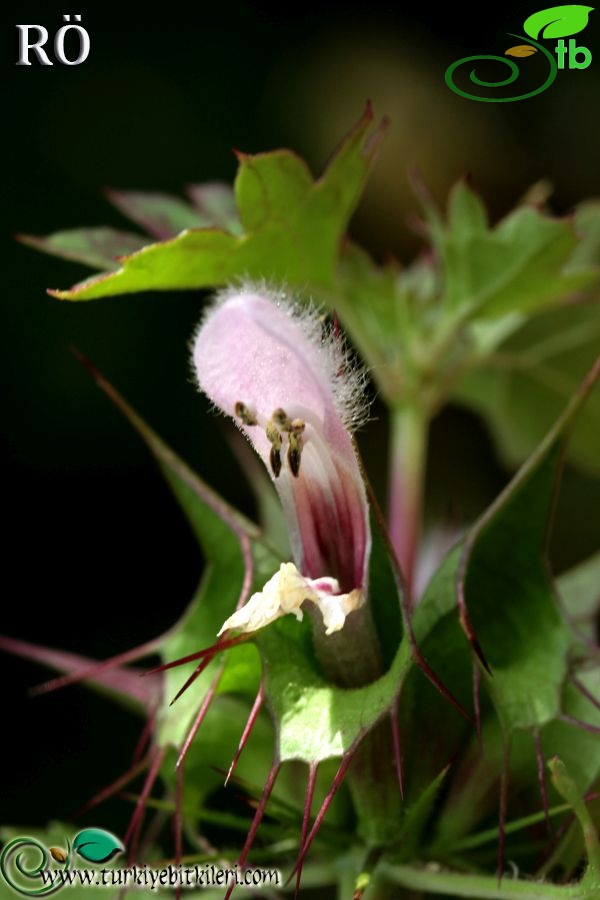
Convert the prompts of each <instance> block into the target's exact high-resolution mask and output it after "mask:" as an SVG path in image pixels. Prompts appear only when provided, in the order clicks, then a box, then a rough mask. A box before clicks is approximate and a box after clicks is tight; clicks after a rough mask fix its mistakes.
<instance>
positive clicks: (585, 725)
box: [558, 713, 600, 734]
mask: <svg viewBox="0 0 600 900" xmlns="http://www.w3.org/2000/svg"><path fill="white" fill-rule="evenodd" d="M558 718H559V719H560V720H561V722H566V723H567V725H573V726H574V727H575V728H581V729H582V731H589V732H590V734H600V726H598V725H590V723H589V722H583V721H582V720H581V719H577V718H575V716H569V715H567V713H560V715H559V717H558Z"/></svg>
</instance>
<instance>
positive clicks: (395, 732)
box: [390, 703, 404, 800]
mask: <svg viewBox="0 0 600 900" xmlns="http://www.w3.org/2000/svg"><path fill="white" fill-rule="evenodd" d="M390 719H391V725H392V742H393V744H394V758H395V760H396V773H397V775H398V787H399V788H400V796H401V798H402V799H403V800H404V778H403V775H402V748H401V745H400V726H399V724H398V706H397V703H394V705H393V706H392V708H391V710H390Z"/></svg>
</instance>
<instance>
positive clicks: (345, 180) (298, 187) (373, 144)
mask: <svg viewBox="0 0 600 900" xmlns="http://www.w3.org/2000/svg"><path fill="white" fill-rule="evenodd" d="M372 121H373V114H372V112H371V109H370V107H368V108H367V110H366V112H365V114H364V115H363V117H362V118H361V119H360V121H359V122H358V123H357V125H356V126H355V127H354V128H353V129H352V131H351V132H350V133H349V135H348V136H347V138H346V139H345V141H344V142H343V143H342V144H341V146H340V148H339V149H338V151H337V153H336V154H335V155H334V157H333V158H332V159H331V161H330V163H329V165H328V166H327V168H326V170H325V172H324V173H323V175H322V176H321V177H320V178H318V179H316V180H314V179H313V178H312V176H311V175H310V173H309V171H308V169H307V167H306V165H305V164H304V163H303V162H302V161H301V160H300V159H298V158H297V157H296V156H294V154H292V153H290V152H289V151H287V150H278V151H274V152H273V153H264V154H258V155H257V156H248V155H245V154H240V156H239V163H240V165H239V170H238V175H237V178H236V184H235V195H236V201H237V205H238V211H239V217H240V220H241V222H242V223H243V225H244V229H245V230H244V233H243V234H239V233H238V232H237V229H236V231H235V233H232V232H228V231H223V230H221V229H219V230H217V229H210V228H208V229H200V230H195V229H194V228H192V230H186V231H183V232H182V233H181V234H180V235H179V236H178V237H175V238H173V239H171V240H167V241H164V242H163V243H158V244H152V245H150V246H148V247H145V248H144V249H142V250H141V251H139V252H138V253H134V254H133V255H131V256H129V257H127V258H126V259H124V260H123V264H122V268H121V269H119V271H117V272H115V273H113V274H110V275H108V276H106V275H104V276H99V277H96V278H93V279H90V280H88V281H86V282H83V283H82V284H80V285H76V286H75V287H74V288H73V289H72V290H69V291H53V292H52V293H53V294H54V296H56V297H59V298H61V299H68V300H88V299H92V298H96V297H105V296H111V295H115V294H124V293H131V292H133V291H147V290H176V289H190V288H200V287H214V286H216V285H222V284H223V283H225V282H227V281H231V280H233V279H236V278H255V279H263V278H267V279H271V280H276V281H285V282H287V283H288V284H289V285H290V286H294V287H296V288H302V289H306V287H307V285H309V286H311V287H312V286H313V285H314V286H320V287H324V288H328V287H331V286H332V285H333V281H334V272H335V269H336V264H337V259H338V254H339V245H340V241H341V239H342V237H343V235H344V233H345V230H346V228H347V225H348V221H349V219H350V216H351V215H352V213H353V211H354V208H355V206H356V204H357V202H358V198H359V196H360V192H361V190H362V187H363V184H364V182H365V179H366V177H367V174H368V171H369V168H370V164H371V162H372V160H373V157H374V155H375V153H376V150H377V147H378V145H379V142H380V140H381V138H382V136H383V132H384V129H385V123H382V125H381V126H380V127H379V128H378V129H377V130H375V131H374V132H372V133H371V134H369V132H370V129H371V125H372ZM119 196H122V195H119ZM127 196H128V197H130V196H131V195H127ZM135 196H136V198H139V195H135ZM127 205H128V206H131V203H130V202H128V204H127ZM178 209H179V212H181V209H180V207H178ZM135 214H136V219H137V220H138V221H142V214H141V213H139V210H138V208H137V205H136V206H135ZM186 215H187V213H186ZM195 215H197V213H195V212H194V216H195ZM143 216H144V218H145V221H146V225H148V224H149V223H150V224H152V227H154V228H155V231H158V228H159V227H162V225H163V224H164V223H163V222H162V220H161V222H159V223H156V222H155V221H154V219H153V218H150V219H149V218H148V217H147V215H146V211H145V212H144V214H143ZM167 224H168V227H169V228H171V227H172V222H169V223H167Z"/></svg>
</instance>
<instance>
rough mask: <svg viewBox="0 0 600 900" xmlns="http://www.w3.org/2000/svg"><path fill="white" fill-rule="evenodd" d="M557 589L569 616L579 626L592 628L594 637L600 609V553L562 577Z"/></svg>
mask: <svg viewBox="0 0 600 900" xmlns="http://www.w3.org/2000/svg"><path fill="white" fill-rule="evenodd" d="M557 587H558V592H559V594H560V596H561V599H562V601H563V603H564V606H565V609H566V610H567V612H568V614H569V616H571V618H572V619H573V621H574V622H575V624H577V625H579V626H586V625H588V626H591V628H590V630H591V633H590V637H592V636H593V635H594V634H595V630H596V623H595V619H596V615H597V613H598V608H599V607H600V552H598V553H596V554H595V555H594V556H592V557H590V559H586V560H585V561H584V562H582V563H580V564H579V565H578V566H576V567H575V568H574V569H570V570H569V571H568V572H565V573H564V574H563V575H561V576H560V578H559V579H558V582H557Z"/></svg>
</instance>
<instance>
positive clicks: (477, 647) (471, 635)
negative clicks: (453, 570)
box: [457, 583, 492, 676]
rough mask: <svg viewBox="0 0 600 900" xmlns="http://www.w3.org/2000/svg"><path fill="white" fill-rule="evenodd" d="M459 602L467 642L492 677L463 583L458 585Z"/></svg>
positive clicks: (461, 624)
mask: <svg viewBox="0 0 600 900" xmlns="http://www.w3.org/2000/svg"><path fill="white" fill-rule="evenodd" d="M457 602H458V618H459V621H460V627H461V628H462V630H463V631H464V633H465V635H466V637H467V640H468V642H469V643H470V645H471V649H472V650H473V651H474V653H475V654H476V656H477V658H478V659H479V662H480V663H481V665H482V666H483V668H484V669H485V671H486V672H487V673H488V675H490V676H491V675H492V670H491V668H490V665H489V663H488V661H487V659H486V658H485V655H484V653H483V650H482V649H481V644H480V643H479V641H478V640H477V636H476V634H475V629H474V628H473V625H472V623H471V620H470V618H469V613H468V612H467V604H466V602H465V595H464V586H463V584H462V583H460V584H459V585H458V591H457Z"/></svg>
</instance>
